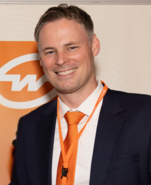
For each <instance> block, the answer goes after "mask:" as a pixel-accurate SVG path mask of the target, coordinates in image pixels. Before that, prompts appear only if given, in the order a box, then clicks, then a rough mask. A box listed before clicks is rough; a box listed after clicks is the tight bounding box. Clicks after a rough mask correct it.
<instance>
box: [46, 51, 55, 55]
mask: <svg viewBox="0 0 151 185" xmlns="http://www.w3.org/2000/svg"><path fill="white" fill-rule="evenodd" d="M53 53H54V51H48V52H46V55H48V54H50V55H51V54H53Z"/></svg>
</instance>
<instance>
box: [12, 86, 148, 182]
mask: <svg viewBox="0 0 151 185" xmlns="http://www.w3.org/2000/svg"><path fill="white" fill-rule="evenodd" d="M56 105H57V103H56V100H55V101H52V102H50V103H47V104H45V105H43V106H41V107H39V108H38V109H36V110H34V111H32V112H31V113H29V114H28V115H26V116H24V117H22V118H21V119H20V122H19V126H18V132H17V140H16V141H15V155H14V158H15V163H14V169H13V175H12V181H11V183H10V185H51V172H52V170H53V169H52V150H53V141H54V130H55V123H56ZM150 174H151V97H150V96H146V95H136V94H129V93H123V92H118V91H113V90H110V89H109V90H108V91H107V93H106V95H105V97H104V100H103V105H102V108H101V111H100V116H99V122H98V127H97V132H96V138H95V145H94V151H93V157H92V164H91V174H90V185H149V184H151V177H150Z"/></svg>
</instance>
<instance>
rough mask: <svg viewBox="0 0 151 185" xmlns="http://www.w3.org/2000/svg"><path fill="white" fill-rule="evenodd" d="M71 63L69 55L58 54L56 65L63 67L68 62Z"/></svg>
mask: <svg viewBox="0 0 151 185" xmlns="http://www.w3.org/2000/svg"><path fill="white" fill-rule="evenodd" d="M68 61H69V57H68V55H67V53H65V52H58V55H57V59H56V64H57V65H59V66H61V65H63V64H65V63H66V62H68Z"/></svg>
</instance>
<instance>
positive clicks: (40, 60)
mask: <svg viewBox="0 0 151 185" xmlns="http://www.w3.org/2000/svg"><path fill="white" fill-rule="evenodd" d="M39 62H40V66H41V67H42V59H41V57H40V56H39Z"/></svg>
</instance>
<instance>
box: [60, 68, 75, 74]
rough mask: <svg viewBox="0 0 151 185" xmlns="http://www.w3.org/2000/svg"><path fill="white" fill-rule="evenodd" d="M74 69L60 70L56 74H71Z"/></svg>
mask: <svg viewBox="0 0 151 185" xmlns="http://www.w3.org/2000/svg"><path fill="white" fill-rule="evenodd" d="M75 70H76V69H71V70H68V71H62V72H57V74H58V75H68V74H71V73H73V72H74V71H75Z"/></svg>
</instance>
